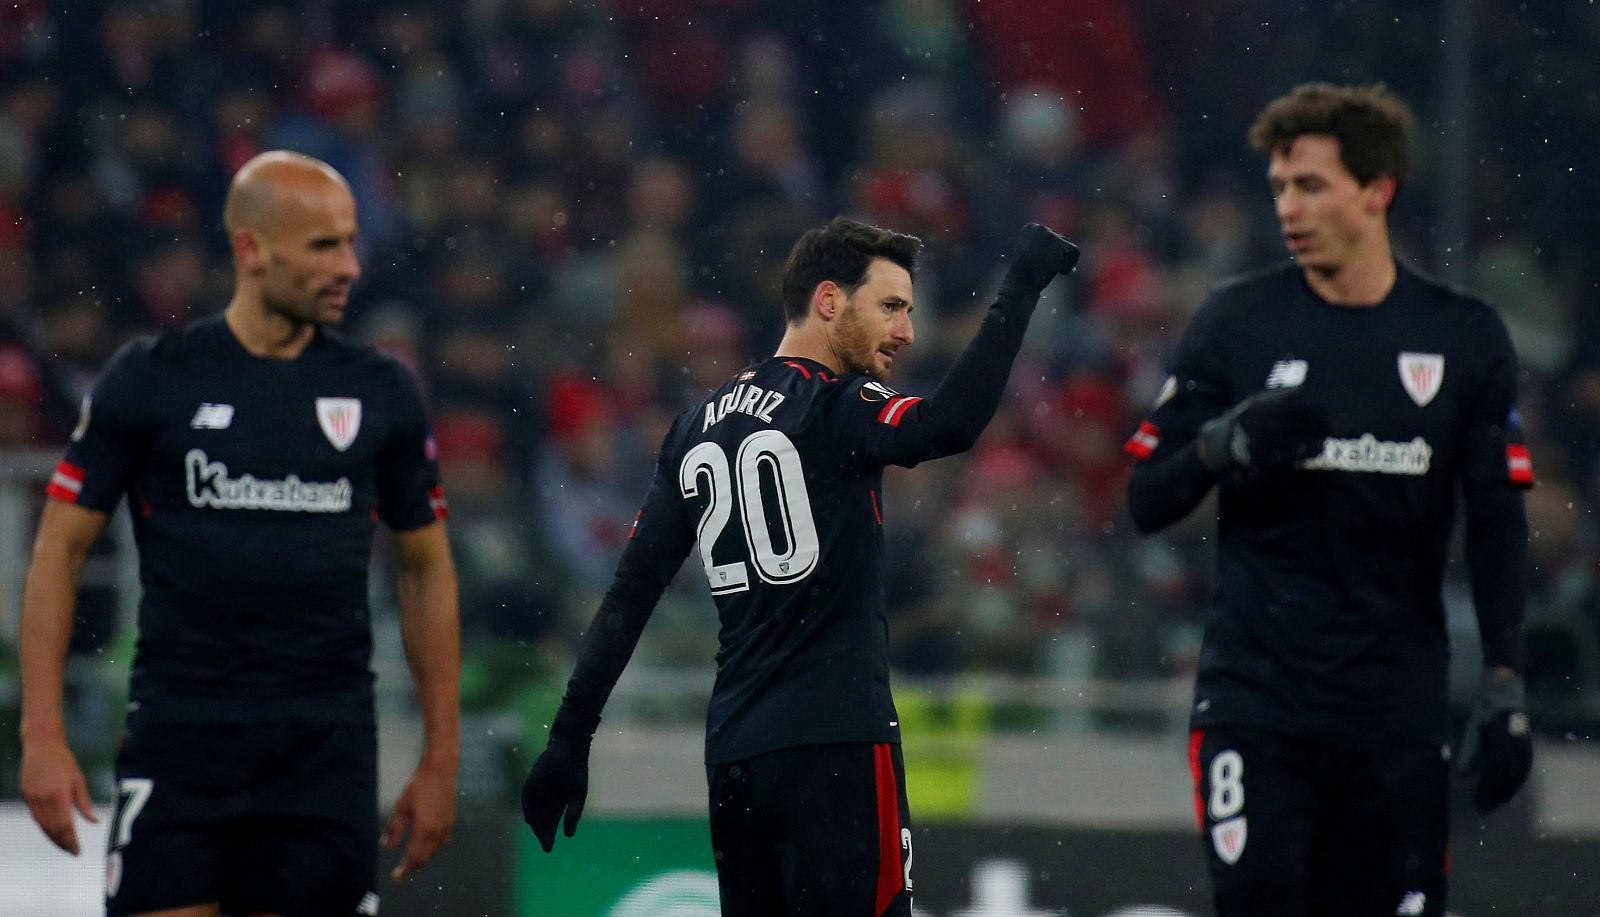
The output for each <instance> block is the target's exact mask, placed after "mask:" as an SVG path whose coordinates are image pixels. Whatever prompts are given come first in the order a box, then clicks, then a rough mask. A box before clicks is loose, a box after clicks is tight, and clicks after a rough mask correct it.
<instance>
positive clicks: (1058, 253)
mask: <svg viewBox="0 0 1600 917" xmlns="http://www.w3.org/2000/svg"><path fill="white" fill-rule="evenodd" d="M1077 266H1078V246H1076V245H1073V244H1072V243H1071V242H1068V241H1067V240H1066V238H1065V237H1063V236H1062V235H1061V234H1060V233H1058V232H1056V231H1055V230H1053V229H1049V228H1047V227H1044V226H1040V225H1039V224H1038V223H1029V224H1028V225H1026V226H1024V227H1022V234H1021V235H1020V236H1018V237H1017V250H1016V253H1015V254H1013V255H1012V256H1011V266H1010V267H1009V268H1007V269H1006V276H1005V279H1004V280H1002V281H1001V282H1000V291H1001V294H1002V295H1007V294H1009V295H1013V296H1022V297H1037V296H1038V295H1039V294H1040V293H1042V292H1044V288H1045V287H1047V286H1049V285H1050V281H1052V280H1054V279H1055V278H1056V275H1057V274H1066V273H1070V272H1071V271H1072V269H1073V268H1075V267H1077Z"/></svg>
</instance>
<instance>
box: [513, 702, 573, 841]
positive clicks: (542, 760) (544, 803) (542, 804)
mask: <svg viewBox="0 0 1600 917" xmlns="http://www.w3.org/2000/svg"><path fill="white" fill-rule="evenodd" d="M588 798H589V737H588V736H580V737H576V738H574V737H571V736H564V735H561V734H560V733H557V732H555V731H552V732H551V733H550V743H549V744H548V745H546V746H545V749H544V753H543V754H541V755H540V756H539V760H537V761H535V762H533V767H532V768H531V769H530V770H529V771H528V779H526V780H524V781H523V782H522V820H523V821H525V822H527V823H528V827H529V828H532V829H533V834H534V836H535V837H537V838H538V839H539V846H541V847H543V848H544V852H545V853H549V852H550V851H551V850H552V849H554V848H555V845H556V823H557V822H558V821H561V815H562V813H563V812H565V813H566V822H565V825H564V828H565V829H566V835H567V837H571V836H572V834H573V832H575V831H577V830H578V819H579V818H582V817H583V803H584V800H586V799H588Z"/></svg>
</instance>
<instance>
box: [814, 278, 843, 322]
mask: <svg viewBox="0 0 1600 917" xmlns="http://www.w3.org/2000/svg"><path fill="white" fill-rule="evenodd" d="M843 306H844V291H843V290H841V289H839V285H838V284H837V283H834V282H833V281H831V280H824V281H822V282H821V283H819V284H817V288H816V289H815V290H812V291H811V311H812V312H815V313H816V314H817V315H819V316H821V317H822V318H823V319H824V320H826V321H830V322H831V321H833V320H834V318H835V317H837V316H838V314H839V310H840V309H841V308H843Z"/></svg>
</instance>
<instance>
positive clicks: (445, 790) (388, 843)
mask: <svg viewBox="0 0 1600 917" xmlns="http://www.w3.org/2000/svg"><path fill="white" fill-rule="evenodd" d="M455 821H456V768H455V766H454V764H438V763H431V762H429V761H423V762H422V763H421V764H419V765H417V769H416V771H415V772H414V773H412V775H411V779H410V780H409V781H408V782H407V783H406V788H405V790H404V791H402V792H401V793H400V799H399V800H398V801H397V802H396V803H395V804H394V817H393V818H391V819H389V826H388V827H387V828H385V829H384V831H383V839H382V841H381V843H382V844H383V846H384V848H386V849H388V848H393V847H395V846H396V845H398V844H399V843H400V841H401V839H402V838H404V837H405V834H406V832H407V831H408V830H409V831H410V832H411V842H410V843H408V844H406V852H405V855H404V856H402V857H401V859H400V865H398V866H396V867H395V868H394V871H393V872H391V873H390V874H389V878H391V879H393V880H394V881H396V882H399V881H401V880H402V879H405V878H406V877H407V876H409V875H411V874H412V873H414V872H416V871H417V870H419V869H421V868H422V867H423V866H425V865H427V862H428V861H429V860H431V859H433V855H434V854H435V853H438V852H439V848H440V847H443V846H444V844H445V841H448V840H449V839H450V829H451V826H453V825H454V824H455Z"/></svg>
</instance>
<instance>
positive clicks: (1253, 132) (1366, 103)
mask: <svg viewBox="0 0 1600 917" xmlns="http://www.w3.org/2000/svg"><path fill="white" fill-rule="evenodd" d="M1411 121H1412V117H1411V108H1410V107H1409V106H1408V105H1406V103H1405V100H1404V99H1402V98H1400V97H1399V96H1397V95H1395V94H1394V93H1392V92H1390V91H1389V88H1388V87H1387V86H1385V85H1383V84H1382V83H1374V84H1372V85H1371V86H1338V85H1335V84H1333V83H1302V84H1300V85H1299V86H1296V87H1295V88H1294V89H1292V90H1290V91H1289V94H1288V95H1285V96H1280V97H1279V98H1276V99H1273V100H1272V101H1271V102H1270V103H1268V105H1267V107H1266V108H1263V109H1262V110H1261V114H1259V115H1257V116H1256V120H1255V123H1254V124H1252V125H1250V145H1251V146H1253V147H1255V148H1256V149H1258V150H1261V151H1262V152H1264V153H1273V152H1286V151H1287V150H1288V149H1289V147H1290V146H1291V145H1292V144H1293V143H1294V141H1295V138H1296V137H1300V136H1302V135H1304V134H1325V135H1327V136H1330V137H1333V138H1334V139H1335V140H1337V141H1339V160H1340V161H1341V162H1343V163H1344V167H1345V168H1346V169H1349V170H1350V174H1351V175H1353V176H1355V179H1356V181H1358V182H1360V183H1361V184H1363V185H1366V184H1370V183H1371V182H1372V180H1373V179H1375V178H1378V177H1379V176H1382V175H1387V176H1389V177H1390V178H1393V179H1394V182H1395V187H1396V188H1397V189H1398V188H1399V186H1400V185H1403V184H1405V180H1406V176H1407V175H1408V174H1409V173H1410V172H1411V151H1410V143H1409V138H1408V134H1409V132H1410V129H1411Z"/></svg>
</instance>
